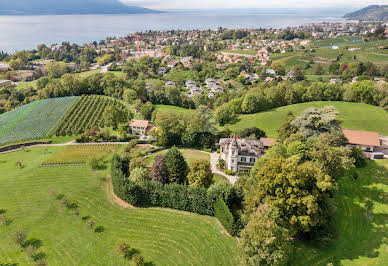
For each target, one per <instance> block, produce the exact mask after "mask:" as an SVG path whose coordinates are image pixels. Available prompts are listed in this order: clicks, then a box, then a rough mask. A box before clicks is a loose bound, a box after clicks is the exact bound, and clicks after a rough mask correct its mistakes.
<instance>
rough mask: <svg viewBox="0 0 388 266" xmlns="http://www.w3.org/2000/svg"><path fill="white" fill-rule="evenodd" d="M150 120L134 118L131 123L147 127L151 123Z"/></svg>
mask: <svg viewBox="0 0 388 266" xmlns="http://www.w3.org/2000/svg"><path fill="white" fill-rule="evenodd" d="M149 123H150V121H148V120H136V119H132V120H131V124H129V126H130V127H142V128H147V127H148V125H149Z"/></svg>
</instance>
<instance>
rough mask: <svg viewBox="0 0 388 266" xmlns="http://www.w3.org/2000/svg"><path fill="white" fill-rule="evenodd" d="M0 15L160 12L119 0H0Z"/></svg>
mask: <svg viewBox="0 0 388 266" xmlns="http://www.w3.org/2000/svg"><path fill="white" fill-rule="evenodd" d="M0 6H1V8H0V15H78V14H79V15H81V14H146V13H160V12H161V11H157V10H152V9H148V8H143V7H138V6H127V5H125V4H123V3H122V2H120V1H118V0H0Z"/></svg>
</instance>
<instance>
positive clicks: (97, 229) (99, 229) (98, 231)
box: [94, 225, 105, 233]
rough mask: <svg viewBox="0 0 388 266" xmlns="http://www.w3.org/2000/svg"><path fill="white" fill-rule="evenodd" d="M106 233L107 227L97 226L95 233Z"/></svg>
mask: <svg viewBox="0 0 388 266" xmlns="http://www.w3.org/2000/svg"><path fill="white" fill-rule="evenodd" d="M104 231H105V227H103V226H101V225H100V226H97V227H96V228H95V229H94V232H96V233H102V232H104Z"/></svg>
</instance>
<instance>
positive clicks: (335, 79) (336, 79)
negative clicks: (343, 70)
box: [329, 78, 342, 84]
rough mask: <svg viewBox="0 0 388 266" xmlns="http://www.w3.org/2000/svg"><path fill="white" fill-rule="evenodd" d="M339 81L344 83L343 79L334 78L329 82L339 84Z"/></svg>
mask: <svg viewBox="0 0 388 266" xmlns="http://www.w3.org/2000/svg"><path fill="white" fill-rule="evenodd" d="M337 83H342V79H339V78H332V79H330V80H329V84H337Z"/></svg>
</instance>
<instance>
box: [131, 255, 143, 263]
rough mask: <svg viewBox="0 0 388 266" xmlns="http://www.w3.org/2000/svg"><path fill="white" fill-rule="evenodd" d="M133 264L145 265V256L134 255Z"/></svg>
mask: <svg viewBox="0 0 388 266" xmlns="http://www.w3.org/2000/svg"><path fill="white" fill-rule="evenodd" d="M131 265H133V266H142V265H144V258H143V256H142V255H140V254H135V255H133V257H132V260H131Z"/></svg>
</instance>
